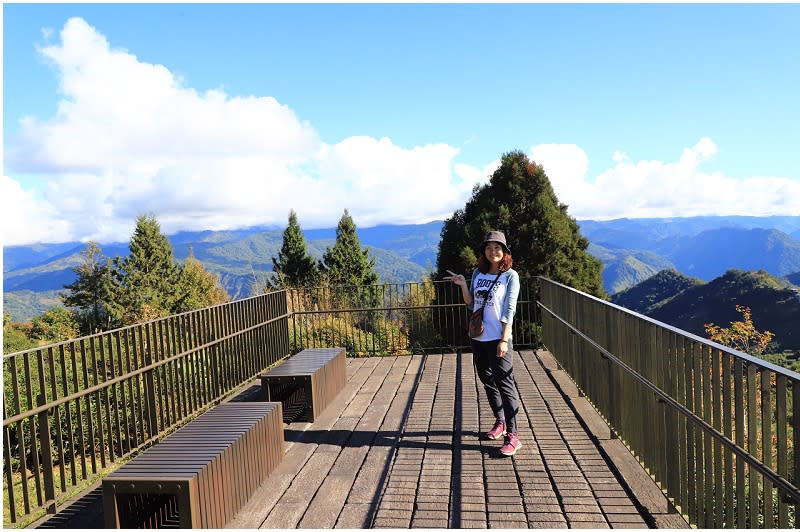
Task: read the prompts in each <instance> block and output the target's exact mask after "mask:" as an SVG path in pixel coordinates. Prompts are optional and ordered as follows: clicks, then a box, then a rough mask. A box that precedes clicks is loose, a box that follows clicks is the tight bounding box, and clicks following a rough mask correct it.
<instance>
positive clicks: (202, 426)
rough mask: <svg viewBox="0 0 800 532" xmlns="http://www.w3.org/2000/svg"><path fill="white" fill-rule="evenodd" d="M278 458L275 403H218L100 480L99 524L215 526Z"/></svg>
mask: <svg viewBox="0 0 800 532" xmlns="http://www.w3.org/2000/svg"><path fill="white" fill-rule="evenodd" d="M282 458H283V415H282V407H281V404H280V403H274V402H270V403H265V402H254V403H244V402H241V403H239V402H236V403H234V402H230V403H224V404H221V405H218V406H217V407H215V408H213V409H212V410H210V411H208V412H206V413H204V414H203V415H201V416H199V417H198V418H197V419H195V420H193V421H191V422H190V423H189V424H188V425H186V426H185V427H183V428H181V429H180V430H178V431H176V432H175V433H174V434H172V435H170V436H168V437H167V438H165V439H164V440H163V441H161V442H160V443H157V444H156V445H154V446H153V447H151V448H150V449H148V450H146V451H145V452H144V453H142V454H141V455H139V456H137V457H136V458H134V459H133V460H131V461H130V462H128V463H127V464H125V465H123V466H122V467H121V468H120V469H118V470H116V471H115V472H113V473H111V474H110V475H109V476H107V477H106V478H104V479H103V509H104V513H105V528H164V527H172V528H174V527H180V528H223V527H224V526H225V524H226V523H227V522H228V521H230V519H231V518H232V517H233V516H234V514H235V513H236V512H237V511H238V510H239V509H240V508H241V507H242V506H243V505H244V504H245V503H246V502H247V500H248V499H249V498H250V495H251V494H252V493H253V491H255V490H256V489H257V488H258V487H259V486H260V485H261V483H262V482H263V481H264V479H266V477H267V476H269V474H270V473H271V472H272V471H273V470H274V469H275V467H277V465H278V464H279V463H280V461H281V460H282Z"/></svg>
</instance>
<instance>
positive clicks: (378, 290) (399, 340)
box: [288, 278, 539, 356]
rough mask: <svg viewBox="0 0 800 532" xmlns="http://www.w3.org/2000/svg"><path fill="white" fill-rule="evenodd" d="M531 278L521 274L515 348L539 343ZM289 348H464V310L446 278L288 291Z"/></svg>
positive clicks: (361, 351)
mask: <svg viewBox="0 0 800 532" xmlns="http://www.w3.org/2000/svg"><path fill="white" fill-rule="evenodd" d="M537 286H538V284H537V280H536V278H522V279H520V294H519V299H518V301H517V312H516V315H515V319H514V329H513V338H514V345H515V346H516V347H517V348H525V347H535V346H536V345H538V343H539V327H538V321H539V319H538V314H537V307H536V290H537ZM288 299H289V310H290V313H291V315H292V320H291V323H290V336H291V338H292V350H293V352H297V351H299V350H301V349H303V348H308V347H311V348H314V347H331V346H340V347H345V348H346V349H347V354H348V356H375V355H387V354H393V355H394V354H410V353H423V352H438V353H453V352H455V351H462V350H463V351H469V350H471V349H472V348H471V345H470V341H469V337H468V336H467V334H466V324H467V318H468V316H469V312H468V310H467V308H466V306H465V305H464V302H463V299H462V297H461V293H460V289H458V287H456V286H454V285H453V284H452V283H451V282H449V281H428V282H418V283H402V284H380V285H370V286H333V287H320V288H302V289H292V290H290V291H289V296H288Z"/></svg>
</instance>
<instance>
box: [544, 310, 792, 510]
mask: <svg viewBox="0 0 800 532" xmlns="http://www.w3.org/2000/svg"><path fill="white" fill-rule="evenodd" d="M537 304H538V306H539V308H541V309H542V310H544V311H546V312H547V313H548V314H550V315H551V316H553V317H554V318H555V319H557V320H558V321H560V322H561V323H562V324H563V325H565V326H566V327H568V328H569V329H570V330H571V331H572V332H573V333H575V334H577V335H578V336H580V337H581V338H582V339H583V340H584V341H586V342H587V343H588V344H590V345H591V346H592V347H594V348H595V349H597V350H598V351H600V353H602V355H605V356H603V358H605V359H610V360H611V361H612V362H614V364H616V365H617V366H619V367H620V368H622V369H623V370H624V371H626V372H627V373H628V374H629V375H630V376H631V377H633V378H634V379H635V380H637V381H638V382H639V383H640V384H642V385H644V386H645V387H646V388H647V389H649V390H650V391H651V392H653V393H654V394H655V395H656V396H657V397H658V400H659V402H662V403H666V404H667V405H669V406H670V407H672V408H673V409H674V410H677V411H678V412H679V413H680V414H681V415H683V416H684V417H686V418H687V419H689V420H690V421H691V422H692V423H694V424H695V425H697V426H698V427H700V428H701V429H702V430H703V431H705V432H706V433H708V434H709V435H710V436H711V437H712V438H714V439H715V440H717V441H718V442H720V443H721V444H723V445H725V447H727V448H728V449H730V450H731V451H733V452H734V453H736V454H737V455H738V456H740V457H741V458H742V459H743V460H744V461H746V462H747V463H748V464H750V465H751V466H753V467H755V468H756V469H758V470H759V472H760V473H761V474H763V475H764V476H765V477H767V478H768V479H769V480H770V481H771V482H772V483H774V484H775V485H776V486H778V487H779V488H781V489H782V490H783V491H784V492H785V493H786V495H788V496H789V497H790V498H791V499H792V500H793V501H795V503H798V504H800V489H798V488H797V486H795V485H794V484H792V483H791V482H789V481H788V480H786V479H785V478H783V477H781V476H780V475H778V474H777V473H776V472H775V471H773V470H772V469H770V468H768V467H766V466H765V465H764V464H763V462H761V461H760V460H758V459H756V458H754V457H753V456H752V455H751V454H750V453H748V452H747V451H746V450H744V449H742V448H741V447H739V446H738V445H736V443H735V442H733V441H732V440H730V439H729V438H726V437H725V436H724V435H722V434H720V433H719V432H717V430H716V429H715V428H714V427H712V426H711V425H709V424H708V423H706V422H705V420H703V419H702V418H700V417H698V416H697V415H696V414H695V413H694V412H692V411H691V410H689V409H688V408H686V407H685V406H683V405H682V404H680V403H678V402H677V401H675V400H674V399H673V398H672V397H670V396H669V395H668V394H666V393H664V392H663V391H662V390H661V389H660V388H659V387H658V386H656V385H655V384H653V383H652V382H650V381H649V380H647V379H646V378H644V377H643V376H642V375H640V374H639V373H638V372H637V371H636V370H634V369H633V368H631V367H630V366H628V365H627V364H625V363H624V362H623V361H621V360H620V359H619V358H617V357H616V356H614V355H613V354H612V353H611V352H610V351H608V350H607V349H605V348H604V347H603V346H601V345H600V344H598V343H597V342H595V341H594V340H592V339H591V338H589V337H588V336H586V335H585V334H583V333H582V332H581V331H580V330H579V329H577V328H576V327H575V326H573V325H572V324H571V323H569V322H567V321H566V320H564V319H563V318H562V317H561V316H559V315H558V314H556V313H555V312H553V311H552V310H551V309H549V308H548V307H547V306H545V305H544V304H542V303H541V302H537ZM620 308H621V307H620ZM792 373H794V372H792ZM799 376H800V375H799Z"/></svg>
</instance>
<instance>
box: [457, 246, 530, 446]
mask: <svg viewBox="0 0 800 532" xmlns="http://www.w3.org/2000/svg"><path fill="white" fill-rule="evenodd" d="M511 266H512V259H511V252H510V251H509V249H508V245H507V244H506V236H505V235H504V234H503V233H501V232H500V231H490V232H489V233H488V234H487V235H486V238H485V239H484V241H483V243H482V244H481V247H480V253H479V257H478V267H477V268H476V269H474V270H473V272H472V280H471V282H470V283H469V284H467V281H466V279H465V278H464V276H463V275H460V274H455V273H453V272H451V271H450V270H447V273H449V274H450V275H449V276H446V277H444V279H445V280H447V281H452V282H453V283H454V284H456V285H458V286H460V287H461V294H462V296H463V297H464V302H465V303H466V304H467V307H469V308H470V309H479V308H481V306H482V305H484V304H485V307H484V309H483V324H484V330H483V333H482V334H481V335H480V336H478V337H477V338H472V353H473V360H474V361H475V368H476V369H477V370H478V377H479V378H480V380H481V382H482V383H483V385H484V388H485V389H486V396H487V397H488V398H489V405H490V406H491V408H492V412H494V416H495V418H496V419H495V424H494V427H492V430H490V431H489V432H488V433H486V437H487V438H489V439H490V440H496V439H498V438H500V437H501V436H505V440H504V442H503V447H501V448H500V454H502V455H505V456H512V455H513V454H514V453H516V452H517V451H518V450H519V448H520V447H522V443H521V442H520V441H519V437H518V435H517V411H518V410H519V407H518V400H517V388H516V384H515V382H514V368H513V359H514V350H513V346H512V343H511V325H512V323H513V322H514V313H515V312H516V308H517V296H518V295H519V275H518V274H517V272H515V271H514V270H512V269H511Z"/></svg>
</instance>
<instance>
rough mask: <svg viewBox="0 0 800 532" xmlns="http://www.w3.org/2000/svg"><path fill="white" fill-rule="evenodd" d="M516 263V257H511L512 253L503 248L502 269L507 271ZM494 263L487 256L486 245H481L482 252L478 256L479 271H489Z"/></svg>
mask: <svg viewBox="0 0 800 532" xmlns="http://www.w3.org/2000/svg"><path fill="white" fill-rule="evenodd" d="M513 265H514V259H513V258H511V253H509V252H508V250H506V249H505V248H504V249H503V260H501V261H500V271H501V272H507V271H508V270H510V269H511V267H512V266H513ZM491 267H492V265H491V264H490V263H489V259H487V258H486V246H482V247H481V254H480V256H478V271H480V272H481V273H489V270H490V269H491Z"/></svg>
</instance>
